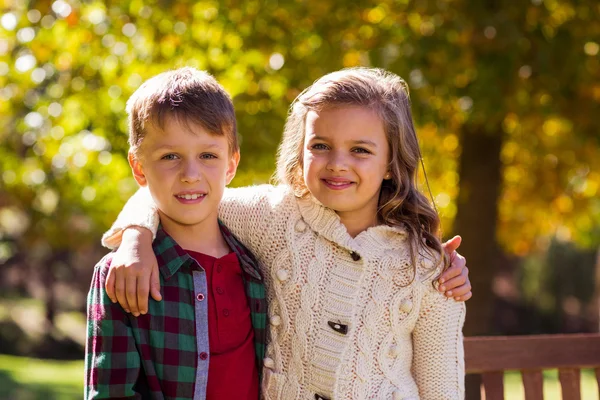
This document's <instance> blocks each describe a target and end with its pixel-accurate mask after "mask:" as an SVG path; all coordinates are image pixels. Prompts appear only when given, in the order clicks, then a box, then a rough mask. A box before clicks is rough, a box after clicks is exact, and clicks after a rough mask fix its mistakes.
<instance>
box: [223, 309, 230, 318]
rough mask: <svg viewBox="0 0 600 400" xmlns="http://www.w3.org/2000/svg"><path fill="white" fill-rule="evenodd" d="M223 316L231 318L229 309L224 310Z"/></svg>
mask: <svg viewBox="0 0 600 400" xmlns="http://www.w3.org/2000/svg"><path fill="white" fill-rule="evenodd" d="M223 315H224V316H226V317H229V310H228V309H224V310H223Z"/></svg>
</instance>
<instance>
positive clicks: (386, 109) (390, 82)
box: [276, 68, 448, 268]
mask: <svg viewBox="0 0 600 400" xmlns="http://www.w3.org/2000/svg"><path fill="white" fill-rule="evenodd" d="M344 106H361V107H366V108H369V109H371V110H373V111H374V112H376V113H377V115H379V117H380V118H381V120H382V121H383V124H384V127H385V134H386V137H387V140H388V144H389V154H390V160H389V171H390V173H391V175H392V177H391V179H386V180H384V181H383V182H382V185H381V193H380V196H379V206H378V219H379V221H380V223H382V224H386V225H389V226H399V227H403V228H405V229H406V230H407V231H408V234H409V238H410V244H411V246H410V248H411V258H412V261H413V267H416V257H415V249H416V250H417V251H419V250H421V249H424V250H426V251H427V252H428V253H429V254H430V255H432V256H433V257H434V258H436V259H438V260H439V262H440V263H443V265H444V268H445V267H447V264H448V263H447V260H446V257H445V256H444V251H443V250H442V245H441V243H440V240H439V238H438V231H439V227H440V219H439V216H438V214H437V212H436V211H435V209H434V208H433V207H432V205H431V204H430V203H429V201H428V200H427V198H426V197H425V196H424V195H423V194H422V193H421V192H419V190H418V188H417V182H416V178H417V168H418V165H419V162H420V161H421V152H420V149H419V143H418V140H417V136H416V132H415V127H414V124H413V120H412V114H411V110H410V97H409V91H408V85H407V84H406V82H405V81H404V80H403V79H402V78H400V77H399V76H397V75H395V74H393V73H391V72H388V71H385V70H382V69H376V68H350V69H344V70H341V71H337V72H333V73H330V74H327V75H325V76H323V77H322V78H320V79H318V80H317V81H316V82H315V83H314V84H313V85H312V86H310V87H308V88H307V89H306V90H304V91H303V92H302V93H301V94H300V95H298V97H297V98H296V99H295V100H294V102H293V103H292V106H291V107H290V113H289V115H288V118H287V121H286V124H285V129H284V132H283V139H282V142H281V144H280V146H279V149H278V152H277V171H276V180H277V181H278V182H280V183H284V184H287V185H289V186H290V187H291V189H292V190H293V191H294V193H295V195H296V196H298V197H305V196H307V195H308V194H309V191H308V188H307V187H306V184H305V182H304V178H303V161H302V160H303V148H304V135H305V120H306V114H307V113H308V112H309V111H311V110H312V111H317V112H318V111H319V110H322V109H325V108H331V107H344Z"/></svg>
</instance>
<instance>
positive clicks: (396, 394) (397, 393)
mask: <svg viewBox="0 0 600 400" xmlns="http://www.w3.org/2000/svg"><path fill="white" fill-rule="evenodd" d="M392 399H394V400H402V394H401V393H400V391H399V390H394V393H392Z"/></svg>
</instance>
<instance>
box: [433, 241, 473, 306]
mask: <svg viewBox="0 0 600 400" xmlns="http://www.w3.org/2000/svg"><path fill="white" fill-rule="evenodd" d="M461 241H462V238H461V237H460V236H454V237H453V238H452V239H450V240H448V241H447V242H446V243H444V244H443V245H442V247H443V248H444V251H445V252H446V254H448V257H449V258H450V267H449V268H448V269H447V270H445V271H444V272H443V273H442V275H441V276H440V277H439V278H438V283H439V287H438V290H439V291H440V292H443V293H444V294H445V295H446V296H447V297H454V300H456V301H467V300H469V299H470V298H471V296H473V293H472V292H471V282H470V281H469V269H468V268H467V260H466V259H465V258H464V257H463V256H461V255H460V254H458V253H457V252H456V249H458V246H460V242H461Z"/></svg>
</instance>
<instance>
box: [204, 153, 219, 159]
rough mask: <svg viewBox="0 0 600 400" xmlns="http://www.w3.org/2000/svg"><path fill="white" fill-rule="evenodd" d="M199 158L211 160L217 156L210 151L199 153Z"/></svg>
mask: <svg viewBox="0 0 600 400" xmlns="http://www.w3.org/2000/svg"><path fill="white" fill-rule="evenodd" d="M200 158H202V159H204V160H212V159H214V158H217V156H216V155H215V154H212V153H203V154H201V155H200Z"/></svg>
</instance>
